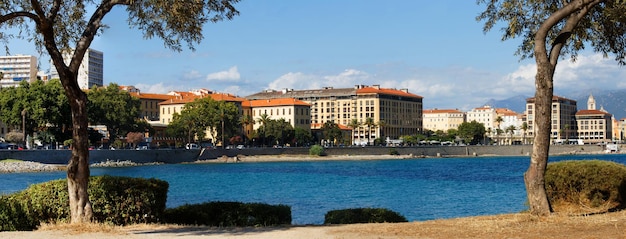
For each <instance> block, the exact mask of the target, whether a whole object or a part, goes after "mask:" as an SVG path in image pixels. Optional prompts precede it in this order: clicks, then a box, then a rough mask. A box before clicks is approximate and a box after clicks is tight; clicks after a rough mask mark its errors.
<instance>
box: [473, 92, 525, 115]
mask: <svg viewBox="0 0 626 239" xmlns="http://www.w3.org/2000/svg"><path fill="white" fill-rule="evenodd" d="M528 98H530V97H528V96H523V95H518V96H513V97H511V98H508V99H504V100H495V99H491V100H489V101H487V102H486V103H485V104H483V105H481V106H485V105H488V106H491V107H492V108H507V109H510V110H512V111H515V112H517V113H524V109H525V108H526V99H528Z"/></svg>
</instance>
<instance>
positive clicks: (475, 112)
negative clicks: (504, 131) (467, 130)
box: [466, 105, 498, 132]
mask: <svg viewBox="0 0 626 239" xmlns="http://www.w3.org/2000/svg"><path fill="white" fill-rule="evenodd" d="M466 115H467V122H472V121H476V122H478V123H481V124H483V125H484V126H485V130H487V131H491V132H494V131H495V130H496V129H497V127H498V126H497V125H496V122H495V121H496V118H497V114H496V109H495V108H491V106H488V105H486V106H483V107H480V108H474V109H472V110H470V111H468V112H467V113H466Z"/></svg>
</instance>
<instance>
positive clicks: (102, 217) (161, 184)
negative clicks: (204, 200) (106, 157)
mask: <svg viewBox="0 0 626 239" xmlns="http://www.w3.org/2000/svg"><path fill="white" fill-rule="evenodd" d="M168 187H169V184H168V183H167V182H165V181H162V180H157V179H142V178H130V177H113V176H95V177H91V178H90V180H89V188H88V193H89V200H90V201H91V204H92V208H93V219H94V220H95V221H97V222H108V223H113V224H116V225H126V224H132V223H150V222H157V221H158V220H159V219H160V218H161V216H162V214H163V211H164V210H165V202H166V200H167V189H168ZM67 191H68V190H67V180H66V179H59V180H53V181H49V182H44V183H39V184H34V185H31V186H30V187H28V188H27V189H25V190H23V191H21V192H18V193H15V194H12V195H9V196H8V197H9V198H10V200H14V201H15V202H16V203H17V204H18V205H14V206H13V208H14V209H15V210H18V209H19V210H21V211H22V212H23V213H24V214H25V215H26V219H27V222H28V223H34V224H36V225H38V224H39V223H40V222H55V221H68V220H69V217H70V210H69V196H68V194H67ZM18 214H19V213H18ZM20 220H21V219H20ZM16 223H17V222H16Z"/></svg>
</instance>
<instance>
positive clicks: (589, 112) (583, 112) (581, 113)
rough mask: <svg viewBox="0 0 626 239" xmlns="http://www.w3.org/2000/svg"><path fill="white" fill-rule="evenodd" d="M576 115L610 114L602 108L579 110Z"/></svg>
mask: <svg viewBox="0 0 626 239" xmlns="http://www.w3.org/2000/svg"><path fill="white" fill-rule="evenodd" d="M576 115H610V114H609V113H607V112H604V111H601V110H579V111H577V112H576Z"/></svg>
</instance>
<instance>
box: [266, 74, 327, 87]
mask: <svg viewBox="0 0 626 239" xmlns="http://www.w3.org/2000/svg"><path fill="white" fill-rule="evenodd" d="M320 82H321V77H319V76H315V75H306V74H304V73H301V72H295V73H294V72H289V73H287V74H284V75H282V76H280V77H278V79H276V80H274V81H272V82H270V83H269V85H268V89H272V90H280V89H285V88H288V89H297V90H299V89H314V88H320V87H321V86H320V84H319V83H320Z"/></svg>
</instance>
